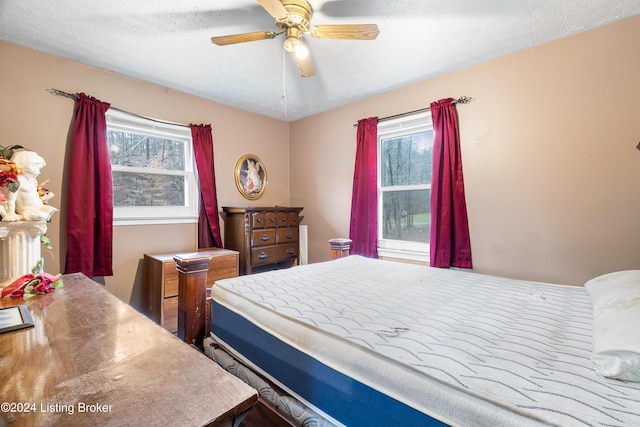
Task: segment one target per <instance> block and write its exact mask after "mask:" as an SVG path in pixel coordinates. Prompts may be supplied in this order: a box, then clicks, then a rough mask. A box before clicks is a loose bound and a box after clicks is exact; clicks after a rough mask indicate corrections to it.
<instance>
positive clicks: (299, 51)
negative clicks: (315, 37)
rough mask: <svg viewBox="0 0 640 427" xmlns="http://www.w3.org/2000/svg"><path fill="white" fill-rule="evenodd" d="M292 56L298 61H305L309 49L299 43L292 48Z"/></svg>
mask: <svg viewBox="0 0 640 427" xmlns="http://www.w3.org/2000/svg"><path fill="white" fill-rule="evenodd" d="M293 54H294V55H295V56H296V57H298V59H306V58H307V56H309V49H308V48H307V46H305V44H304V43H302V42H301V41H299V43H297V44H296V45H295V46H293Z"/></svg>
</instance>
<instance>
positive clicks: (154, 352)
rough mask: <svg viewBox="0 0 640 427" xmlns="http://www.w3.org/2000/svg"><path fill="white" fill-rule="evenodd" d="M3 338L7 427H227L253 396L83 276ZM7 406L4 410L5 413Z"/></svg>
mask: <svg viewBox="0 0 640 427" xmlns="http://www.w3.org/2000/svg"><path fill="white" fill-rule="evenodd" d="M62 278H63V281H64V286H63V287H62V288H59V289H56V290H55V291H53V292H52V293H50V294H47V295H38V296H35V297H32V298H29V299H27V300H23V299H21V298H20V299H6V298H5V299H2V300H0V307H10V306H13V305H17V304H25V305H26V306H27V308H28V309H29V312H30V314H31V316H32V318H33V323H34V325H35V326H34V327H32V328H30V329H22V330H18V331H13V332H7V333H3V334H0V355H1V357H0V375H1V377H2V381H0V396H2V401H4V402H8V406H3V409H2V410H1V411H0V426H4V425H6V426H116V425H130V426H163V425H164V426H204V425H212V426H228V427H231V426H232V425H233V426H236V425H238V423H239V421H240V420H241V419H242V416H243V415H244V414H245V413H246V412H247V411H248V410H249V409H250V408H251V407H252V405H253V404H254V403H255V402H257V400H258V395H257V393H256V391H255V390H254V389H253V388H251V387H249V386H248V385H246V384H245V383H243V382H242V381H241V380H239V379H238V378H236V377H235V376H233V375H231V374H229V373H228V372H226V371H225V370H224V369H222V368H221V367H219V366H218V365H217V364H216V363H215V362H213V361H212V360H211V359H209V358H207V357H206V356H205V355H204V354H202V353H200V352H198V351H197V350H195V349H193V348H192V347H191V346H189V345H187V344H185V343H184V342H182V341H180V340H179V339H178V338H176V337H175V336H174V335H171V334H170V333H169V332H168V331H166V330H165V329H163V328H161V327H159V326H158V325H156V324H155V323H153V322H152V321H151V320H149V319H148V318H147V317H145V316H143V315H142V314H140V313H139V312H137V311H136V310H134V309H133V308H132V307H131V306H129V305H127V304H125V303H124V302H122V301H120V300H119V299H118V298H116V297H115V296H114V295H112V294H111V293H109V291H107V290H106V289H105V288H104V286H102V285H100V284H98V283H96V282H93V281H92V280H90V279H88V278H87V277H85V276H84V275H82V274H80V273H75V274H71V275H65V276H63V277H62ZM5 405H6V404H5Z"/></svg>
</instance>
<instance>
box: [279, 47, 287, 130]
mask: <svg viewBox="0 0 640 427" xmlns="http://www.w3.org/2000/svg"><path fill="white" fill-rule="evenodd" d="M280 103H281V104H282V105H283V108H284V112H283V116H284V117H287V52H286V51H285V50H284V49H283V50H282V97H281V98H280Z"/></svg>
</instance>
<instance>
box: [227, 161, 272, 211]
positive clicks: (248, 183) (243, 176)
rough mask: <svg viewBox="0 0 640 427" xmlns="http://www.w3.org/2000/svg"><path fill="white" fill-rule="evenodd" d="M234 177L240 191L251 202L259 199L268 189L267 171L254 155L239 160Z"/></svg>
mask: <svg viewBox="0 0 640 427" xmlns="http://www.w3.org/2000/svg"><path fill="white" fill-rule="evenodd" d="M234 175H235V180H236V187H237V188H238V191H239V192H240V194H242V195H243V196H244V197H246V198H247V199H249V200H256V199H259V198H260V197H261V196H262V193H264V190H265V189H266V188H267V169H266V168H265V167H264V164H263V163H262V160H260V159H259V158H258V156H256V155H254V154H245V155H244V156H242V157H240V158H239V159H238V161H237V162H236V168H235V173H234Z"/></svg>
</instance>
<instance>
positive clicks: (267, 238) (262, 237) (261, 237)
mask: <svg viewBox="0 0 640 427" xmlns="http://www.w3.org/2000/svg"><path fill="white" fill-rule="evenodd" d="M260 240H262V241H263V242H266V241H267V240H269V235H268V234H266V233H265V234H263V235H262V236H260Z"/></svg>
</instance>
